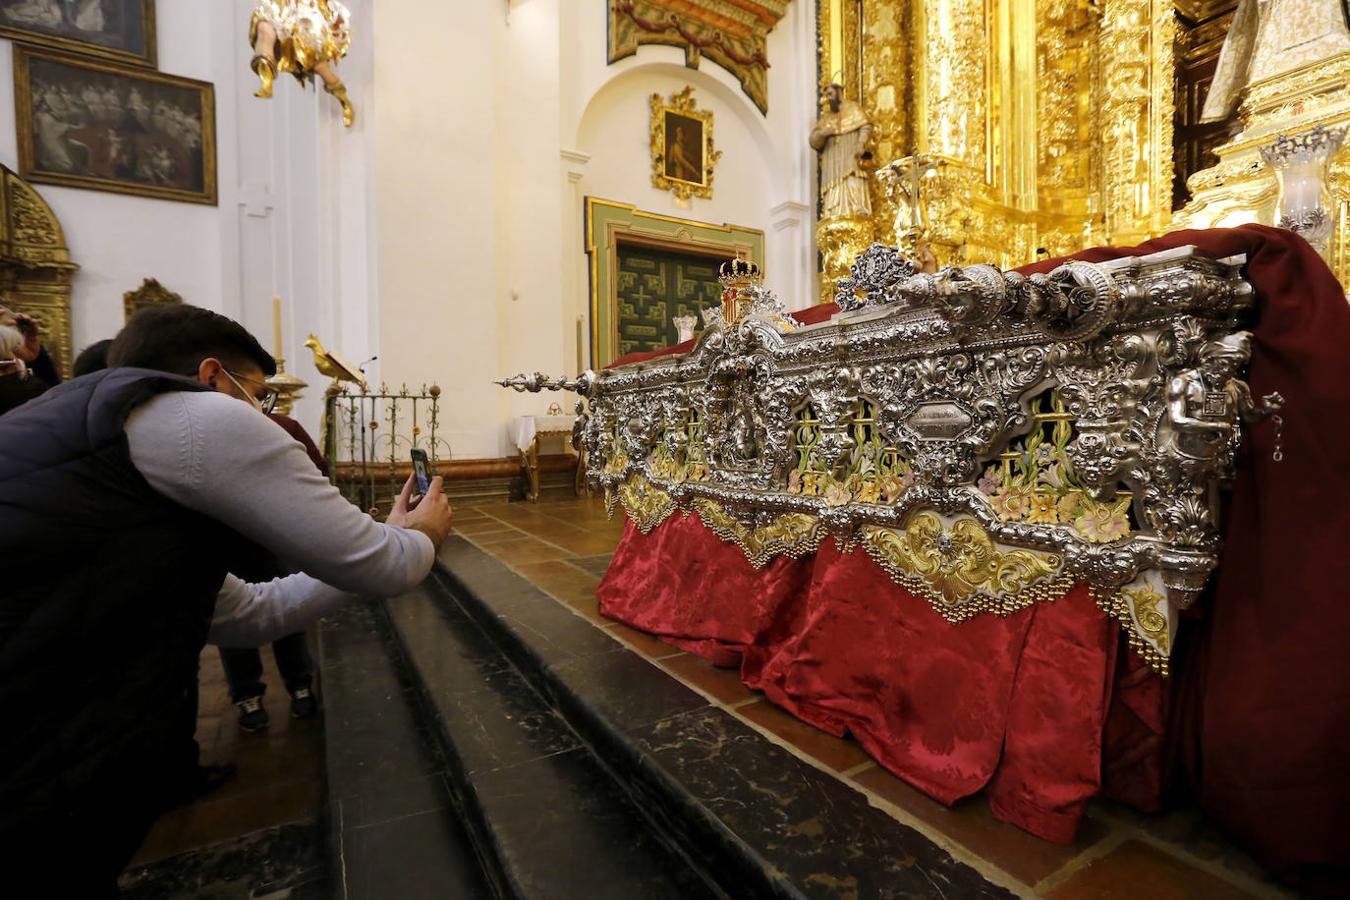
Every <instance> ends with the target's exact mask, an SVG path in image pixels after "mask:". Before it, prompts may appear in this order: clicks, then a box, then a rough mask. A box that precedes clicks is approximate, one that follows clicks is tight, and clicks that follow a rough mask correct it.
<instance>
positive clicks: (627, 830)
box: [388, 581, 719, 900]
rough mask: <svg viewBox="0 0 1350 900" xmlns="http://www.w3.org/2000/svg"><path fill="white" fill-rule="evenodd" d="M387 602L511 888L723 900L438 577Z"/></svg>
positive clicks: (466, 798)
mask: <svg viewBox="0 0 1350 900" xmlns="http://www.w3.org/2000/svg"><path fill="white" fill-rule="evenodd" d="M388 608H389V615H390V618H391V620H392V622H393V625H394V628H395V631H396V633H397V636H398V639H399V641H400V644H401V646H402V650H403V652H404V654H405V655H406V659H407V661H408V668H409V671H410V672H411V673H412V674H413V675H414V677H415V680H416V681H417V683H418V685H419V688H420V692H421V694H422V700H423V704H424V708H425V709H426V710H427V711H428V713H429V718H430V719H431V720H432V721H434V723H435V726H436V727H437V729H438V731H439V736H440V738H441V741H442V748H443V752H444V753H445V755H446V757H447V760H448V762H449V772H450V773H451V789H452V792H453V794H454V795H455V797H456V799H457V806H458V807H459V808H460V809H462V810H463V812H464V816H465V820H464V821H465V825H466V826H467V828H468V830H469V832H470V834H471V835H472V836H473V838H474V840H475V843H476V845H477V846H478V847H479V856H480V858H481V859H483V860H485V861H486V862H487V865H488V869H489V871H490V873H491V875H492V880H493V881H494V882H495V883H497V884H498V885H499V886H500V887H501V888H502V893H503V895H505V896H509V897H517V898H528V900H533V898H566V897H578V898H580V897H585V898H614V900H629V898H644V900H645V898H654V900H657V898H671V900H675V898H691V900H697V898H705V897H706V898H713V897H717V896H719V892H718V891H716V890H715V889H714V888H712V887H711V886H710V885H709V883H708V882H707V880H706V878H705V876H704V875H703V873H701V872H700V871H699V870H698V868H697V867H696V866H694V865H692V864H691V863H690V861H689V860H688V859H686V858H684V857H683V856H682V855H681V853H680V852H679V851H678V850H677V849H675V848H674V847H673V846H672V845H671V844H670V843H669V842H668V841H667V840H666V839H665V838H664V837H663V836H662V835H660V834H659V833H658V832H657V831H656V830H655V829H654V828H653V827H652V825H651V823H650V822H648V821H647V820H646V819H645V818H644V816H643V814H642V812H641V810H640V809H639V808H638V807H637V806H636V804H635V802H634V800H633V798H632V797H631V796H630V795H629V794H628V793H627V792H626V791H624V790H623V788H622V787H621V786H620V785H619V784H618V783H617V782H616V781H615V780H614V778H613V777H612V776H611V774H610V773H609V772H608V771H606V769H605V767H604V766H603V764H602V763H601V762H600V761H599V760H598V759H597V758H596V757H595V755H594V754H593V752H592V751H591V749H590V748H589V747H588V746H586V745H585V744H584V743H583V742H582V741H581V740H580V738H579V737H578V736H577V734H576V733H575V732H574V731H573V730H572V729H571V728H570V727H569V726H568V724H567V722H566V721H565V720H564V719H563V718H562V717H561V716H559V715H558V714H557V712H556V711H555V710H554V709H553V708H552V706H551V705H550V704H549V703H548V702H547V701H546V700H545V699H544V697H542V696H541V695H540V694H539V693H538V692H536V690H535V689H534V687H532V686H531V684H530V683H529V682H528V681H526V680H525V678H524V677H522V675H521V673H520V672H519V671H517V669H516V668H515V666H513V665H512V664H511V662H510V661H509V660H508V659H507V658H506V657H505V656H503V654H502V652H501V651H500V650H499V649H498V647H497V646H496V645H495V644H494V643H493V642H491V641H490V640H488V638H487V637H486V635H484V634H483V632H482V631H481V630H480V628H479V627H478V625H477V624H476V623H475V622H474V621H473V620H472V619H471V618H470V617H469V616H468V615H467V614H466V613H465V612H464V610H463V609H462V608H461V607H460V605H459V604H458V602H457V601H456V599H455V598H454V597H453V596H451V595H449V594H448V593H446V592H445V591H444V589H443V588H442V587H441V586H440V585H439V584H438V583H437V582H435V581H429V582H428V583H427V584H426V585H424V586H423V588H422V589H420V590H418V591H414V592H412V593H410V594H407V595H404V596H402V597H399V598H397V599H395V600H391V601H390V602H389V604H388ZM606 649H607V650H608V649H609V648H608V647H607V648H606Z"/></svg>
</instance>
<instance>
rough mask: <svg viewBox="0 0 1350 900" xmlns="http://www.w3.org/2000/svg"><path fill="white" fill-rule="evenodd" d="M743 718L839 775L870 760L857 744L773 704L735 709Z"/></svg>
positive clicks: (751, 705)
mask: <svg viewBox="0 0 1350 900" xmlns="http://www.w3.org/2000/svg"><path fill="white" fill-rule="evenodd" d="M733 712H735V714H736V715H738V716H740V717H741V718H743V719H745V720H747V721H749V722H752V723H754V724H756V725H759V726H760V727H762V728H765V729H767V730H769V731H771V732H773V733H774V734H776V735H778V736H779V737H780V738H782V739H783V740H784V741H786V742H787V743H789V744H791V745H793V746H794V747H796V748H797V749H798V750H801V751H802V752H803V753H805V754H806V755H807V756H810V757H811V758H812V759H815V760H817V761H819V762H821V763H823V764H825V765H826V766H829V767H830V768H831V769H834V770H835V771H836V772H842V771H844V770H845V769H851V768H853V767H854V766H856V765H858V764H859V763H862V762H867V760H868V759H869V758H870V757H868V755H867V753H866V751H864V750H863V748H862V747H860V746H858V744H857V742H855V741H852V740H845V739H843V738H837V737H835V736H834V735H832V734H827V733H826V732H824V731H821V730H820V729H819V728H816V727H814V726H812V725H807V724H806V723H805V722H803V721H801V720H800V719H798V718H795V717H793V716H792V715H790V714H789V713H787V712H785V711H783V710H781V709H779V708H778V707H776V706H774V705H773V704H772V703H752V704H750V705H749V706H740V707H737V708H736V709H735V710H733Z"/></svg>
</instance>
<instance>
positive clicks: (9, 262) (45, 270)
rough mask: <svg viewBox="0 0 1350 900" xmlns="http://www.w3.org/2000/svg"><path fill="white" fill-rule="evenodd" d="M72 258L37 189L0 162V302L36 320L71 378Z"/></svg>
mask: <svg viewBox="0 0 1350 900" xmlns="http://www.w3.org/2000/svg"><path fill="white" fill-rule="evenodd" d="M77 269H79V266H77V265H75V263H73V262H71V261H70V251H69V250H68V249H67V248H66V235H65V232H64V231H63V230H62V228H61V223H60V222H58V221H57V219H56V215H55V214H54V213H53V212H52V210H51V207H49V206H48V205H47V203H46V201H45V200H43V199H42V197H41V195H39V194H38V192H37V190H36V189H34V187H33V186H32V185H31V184H29V183H28V182H26V181H24V180H23V179H22V178H20V177H19V176H18V175H17V174H16V173H14V172H13V171H11V170H10V169H8V168H6V167H4V166H0V298H3V299H0V305H4V306H7V307H9V308H11V309H14V310H16V311H18V312H23V313H28V314H29V315H31V316H32V317H33V318H34V319H36V320H37V323H38V328H39V329H40V331H41V333H42V343H43V346H45V347H46V348H47V352H48V353H50V354H51V357H52V361H53V362H54V363H55V364H56V368H57V371H58V372H60V374H61V376H62V377H63V378H68V377H70V365H71V361H72V345H71V335H70V279H71V276H72V275H74V273H75V271H76V270H77Z"/></svg>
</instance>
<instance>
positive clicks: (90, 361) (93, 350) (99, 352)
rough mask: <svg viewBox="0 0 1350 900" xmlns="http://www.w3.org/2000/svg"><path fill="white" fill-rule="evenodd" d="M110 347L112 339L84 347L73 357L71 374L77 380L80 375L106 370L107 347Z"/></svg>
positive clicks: (105, 339)
mask: <svg viewBox="0 0 1350 900" xmlns="http://www.w3.org/2000/svg"><path fill="white" fill-rule="evenodd" d="M110 346H112V338H104V339H103V340H101V341H99V342H98V343H95V344H90V345H89V346H88V347H85V348H84V349H83V350H81V351H80V355H79V356H77V357H75V364H74V365H73V366H71V367H70V371H71V374H72V375H74V376H75V377H76V378H79V377H80V376H81V375H88V374H89V373H90V372H101V371H103V370H104V369H106V368H108V347H110Z"/></svg>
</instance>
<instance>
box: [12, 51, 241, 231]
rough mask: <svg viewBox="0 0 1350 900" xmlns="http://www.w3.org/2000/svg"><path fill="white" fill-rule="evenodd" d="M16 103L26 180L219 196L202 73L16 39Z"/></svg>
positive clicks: (211, 113)
mask: <svg viewBox="0 0 1350 900" xmlns="http://www.w3.org/2000/svg"><path fill="white" fill-rule="evenodd" d="M14 106H15V112H16V114H17V116H18V137H19V174H20V175H21V176H23V177H24V178H26V179H28V180H29V181H34V182H39V183H43V184H58V185H61V186H63V187H75V188H87V189H89V190H95V191H113V192H116V193H120V194H134V195H136V196H140V197H155V198H158V199H162V200H182V201H185V202H189V203H206V204H210V205H213V206H214V205H215V203H216V122H215V119H216V100H215V91H214V90H213V88H212V87H211V85H210V84H207V83H206V82H203V81H193V80H192V79H189V78H179V77H177V76H173V75H164V74H161V73H159V72H150V71H146V70H144V69H136V68H128V67H124V66H119V65H117V64H116V63H108V62H102V61H97V60H88V59H78V58H76V57H71V56H63V55H60V54H55V53H49V52H47V51H44V50H37V49H33V48H29V47H24V46H21V45H16V46H15V47H14Z"/></svg>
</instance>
